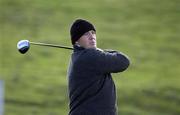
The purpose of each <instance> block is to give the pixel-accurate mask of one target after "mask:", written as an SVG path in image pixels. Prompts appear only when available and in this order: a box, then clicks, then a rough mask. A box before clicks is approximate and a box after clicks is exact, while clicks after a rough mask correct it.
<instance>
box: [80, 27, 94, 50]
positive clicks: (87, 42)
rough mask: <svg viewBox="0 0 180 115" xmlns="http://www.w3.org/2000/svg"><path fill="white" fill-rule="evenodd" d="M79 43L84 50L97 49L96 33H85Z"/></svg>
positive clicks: (91, 31) (92, 31)
mask: <svg viewBox="0 0 180 115" xmlns="http://www.w3.org/2000/svg"><path fill="white" fill-rule="evenodd" d="M77 42H78V44H79V45H80V46H82V47H84V48H96V32H95V31H94V30H90V31H88V32H86V33H84V34H83V35H82V36H81V37H80V39H79V40H78V41H77Z"/></svg>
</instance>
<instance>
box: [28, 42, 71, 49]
mask: <svg viewBox="0 0 180 115" xmlns="http://www.w3.org/2000/svg"><path fill="white" fill-rule="evenodd" d="M29 43H30V44H33V45H39V46H49V47H56V48H63V49H70V50H73V48H72V47H68V46H61V45H55V44H47V43H40V42H29Z"/></svg>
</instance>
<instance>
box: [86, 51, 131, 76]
mask: <svg viewBox="0 0 180 115" xmlns="http://www.w3.org/2000/svg"><path fill="white" fill-rule="evenodd" d="M83 60H84V61H83V62H85V63H86V64H85V65H86V66H89V67H90V68H93V70H96V71H98V72H101V73H117V72H122V71H124V70H126V69H127V68H128V66H129V63H130V62H129V59H128V57H127V56H126V55H124V54H123V53H120V52H117V51H101V50H95V49H87V50H86V52H85V53H84V56H83Z"/></svg>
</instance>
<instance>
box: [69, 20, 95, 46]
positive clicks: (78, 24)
mask: <svg viewBox="0 0 180 115" xmlns="http://www.w3.org/2000/svg"><path fill="white" fill-rule="evenodd" d="M90 30H94V31H96V29H95V28H94V26H93V24H91V23H90V22H88V21H87V20H83V19H77V20H75V21H74V22H73V24H72V26H71V28H70V34H71V42H72V45H74V44H75V42H76V41H77V40H78V39H79V38H80V37H81V36H82V35H83V34H84V33H86V32H88V31H90Z"/></svg>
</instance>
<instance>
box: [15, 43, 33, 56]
mask: <svg viewBox="0 0 180 115" xmlns="http://www.w3.org/2000/svg"><path fill="white" fill-rule="evenodd" d="M17 48H18V50H19V52H20V53H21V54H25V53H26V52H27V51H28V50H29V48H30V43H29V41H28V40H21V41H19V42H18V43H17Z"/></svg>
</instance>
